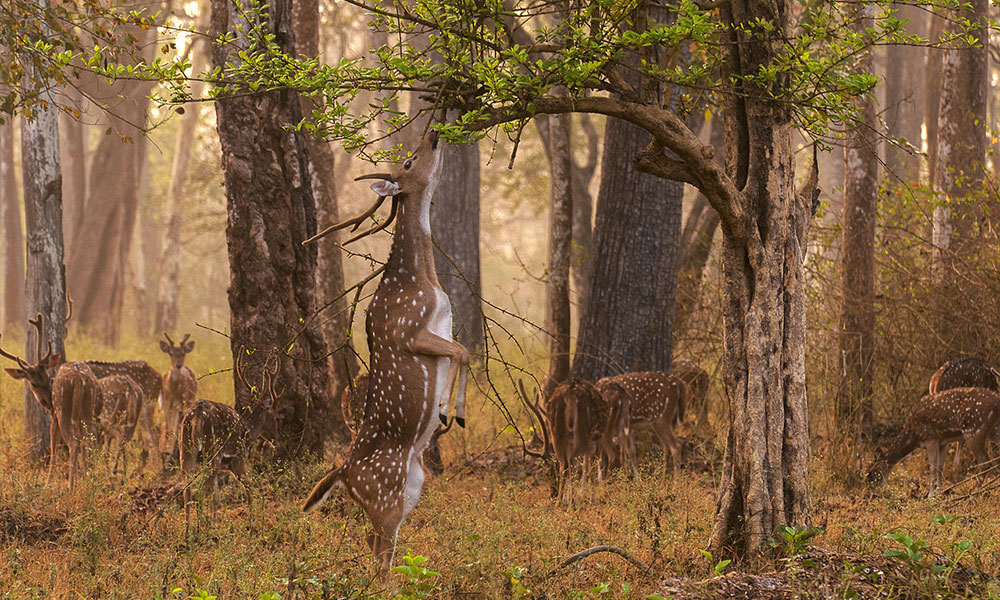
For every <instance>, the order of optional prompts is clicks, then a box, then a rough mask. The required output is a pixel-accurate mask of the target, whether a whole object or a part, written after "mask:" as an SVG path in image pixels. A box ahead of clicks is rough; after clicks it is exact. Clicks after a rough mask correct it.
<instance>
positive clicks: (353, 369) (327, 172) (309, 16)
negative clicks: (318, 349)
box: [292, 0, 358, 442]
mask: <svg viewBox="0 0 1000 600" xmlns="http://www.w3.org/2000/svg"><path fill="white" fill-rule="evenodd" d="M292 19H293V24H294V28H295V48H296V51H297V52H299V53H300V54H303V55H305V56H308V57H313V58H314V57H316V56H319V20H320V19H319V2H318V1H317V0H302V1H299V2H295V3H294V5H293V6H292ZM300 102H301V105H302V110H303V112H305V113H309V112H312V110H313V109H314V108H317V100H316V99H315V98H300ZM306 145H307V147H308V149H309V175H310V178H311V180H312V190H313V195H314V197H315V202H316V219H317V222H318V223H322V224H327V223H331V224H332V223H336V222H338V221H339V220H340V212H339V208H338V205H337V201H338V198H337V176H336V169H335V159H334V153H333V148H332V147H331V146H330V145H329V144H328V143H326V142H324V141H323V140H320V139H318V138H314V137H309V138H307V139H306ZM344 158H345V159H346V158H347V156H346V155H345V156H344ZM334 235H335V236H336V237H335V238H334V239H333V240H326V241H324V243H322V244H319V245H318V247H317V249H316V250H317V258H316V294H317V300H318V302H319V303H320V305H325V304H326V303H327V302H328V301H329V300H327V299H329V298H336V300H333V301H332V303H331V304H330V306H329V307H327V308H326V310H324V311H323V312H322V313H321V314H320V316H319V318H320V320H321V323H322V325H321V328H322V331H323V338H324V341H325V342H326V346H327V348H329V349H330V360H331V362H330V364H331V366H332V371H331V375H332V377H333V381H332V382H331V383H332V386H331V391H332V394H331V398H339V397H340V395H341V393H343V391H344V388H346V387H347V385H348V384H349V383H350V381H351V380H352V379H354V377H355V376H356V375H357V374H358V359H357V355H356V354H355V351H354V348H353V346H352V345H351V339H350V337H349V336H350V333H351V322H350V311H349V310H348V306H347V298H345V297H343V293H344V263H343V256H342V251H341V249H340V246H339V245H337V244H338V243H339V241H340V234H339V232H335V233H334ZM330 424H331V430H333V429H335V430H336V431H335V432H334V431H331V433H336V435H337V437H338V438H339V439H340V440H341V441H343V442H349V441H350V439H351V432H350V430H349V429H348V428H347V425H346V424H344V423H343V421H342V420H341V419H336V418H335V419H331V420H330Z"/></svg>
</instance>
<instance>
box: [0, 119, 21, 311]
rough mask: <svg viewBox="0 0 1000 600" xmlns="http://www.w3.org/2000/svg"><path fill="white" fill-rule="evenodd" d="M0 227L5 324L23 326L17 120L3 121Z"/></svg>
mask: <svg viewBox="0 0 1000 600" xmlns="http://www.w3.org/2000/svg"><path fill="white" fill-rule="evenodd" d="M0 227H3V234H2V235H3V243H2V244H0V246H3V291H4V296H3V325H5V326H12V325H13V326H17V327H22V326H23V325H24V320H25V316H26V315H25V312H24V233H23V230H22V228H21V200H20V198H18V193H17V179H16V177H15V176H14V124H13V121H12V119H10V118H8V119H7V121H6V122H5V123H4V124H2V125H0Z"/></svg>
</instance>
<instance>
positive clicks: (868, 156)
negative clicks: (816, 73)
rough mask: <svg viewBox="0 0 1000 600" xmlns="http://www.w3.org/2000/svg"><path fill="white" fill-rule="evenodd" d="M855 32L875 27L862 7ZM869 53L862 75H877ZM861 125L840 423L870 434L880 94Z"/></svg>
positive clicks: (855, 134)
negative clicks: (878, 102)
mask: <svg viewBox="0 0 1000 600" xmlns="http://www.w3.org/2000/svg"><path fill="white" fill-rule="evenodd" d="M858 7H859V8H858V9H857V10H856V11H855V13H854V16H853V18H854V19H856V20H855V22H854V24H853V25H852V29H853V30H854V31H855V32H856V33H858V34H863V33H864V31H865V30H866V29H867V28H869V27H871V26H872V22H871V18H870V17H862V14H863V11H865V10H866V9H865V6H864V5H863V4H861V5H858ZM871 65H872V57H871V52H866V53H865V55H864V56H863V57H862V58H861V60H860V61H859V63H858V69H859V70H861V71H868V70H870V69H871ZM858 102H859V103H860V104H861V107H860V112H861V122H860V123H858V124H857V126H856V127H854V128H853V129H849V130H848V132H847V133H848V136H847V138H846V139H845V143H844V174H845V177H844V215H843V238H842V241H841V251H842V253H843V254H842V258H843V260H842V272H843V288H842V293H843V298H842V304H841V308H840V357H839V358H840V360H838V364H839V365H841V368H842V372H841V384H840V387H839V390H838V395H837V404H836V406H837V419H836V422H838V423H841V424H844V425H845V426H846V427H847V428H848V429H850V430H854V431H856V432H858V433H865V432H867V431H868V429H869V428H870V426H871V424H872V401H871V395H872V373H873V372H874V365H873V362H874V359H875V346H874V344H875V217H876V206H875V201H876V197H877V195H878V190H877V189H876V188H877V180H878V146H877V144H878V139H877V137H876V134H875V131H876V126H877V124H876V121H875V119H876V116H875V97H874V94H869V95H868V96H866V97H864V98H862V99H860V100H859V101H858Z"/></svg>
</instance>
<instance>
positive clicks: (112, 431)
mask: <svg viewBox="0 0 1000 600" xmlns="http://www.w3.org/2000/svg"><path fill="white" fill-rule="evenodd" d="M97 383H98V385H100V386H101V398H102V402H103V410H102V411H101V415H100V424H101V430H102V433H103V437H104V446H105V448H106V449H107V450H109V451H110V449H111V442H112V440H114V442H115V446H116V449H117V453H116V454H115V464H114V469H113V471H114V472H115V473H117V472H118V461H119V460H121V463H122V476H123V477H124V475H125V474H126V473H127V472H128V465H127V464H126V459H125V444H127V443H128V442H129V440H131V439H132V434H133V433H134V432H135V428H136V425H138V423H139V419H140V417H141V415H142V411H143V404H144V403H143V401H142V400H143V396H144V395H145V392H144V391H143V389H142V386H140V385H139V384H138V383H136V382H135V380H134V379H132V378H131V377H128V376H126V375H109V376H107V377H101V378H100V379H98V380H97ZM145 454H146V452H145V449H144V450H143V456H144V457H145Z"/></svg>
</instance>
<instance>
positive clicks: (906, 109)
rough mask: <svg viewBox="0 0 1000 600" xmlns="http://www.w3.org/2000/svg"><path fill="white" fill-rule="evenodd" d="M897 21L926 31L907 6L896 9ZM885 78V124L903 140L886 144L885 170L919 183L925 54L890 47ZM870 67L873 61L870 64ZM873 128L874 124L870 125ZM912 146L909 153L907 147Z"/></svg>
mask: <svg viewBox="0 0 1000 600" xmlns="http://www.w3.org/2000/svg"><path fill="white" fill-rule="evenodd" d="M893 8H895V9H896V10H897V11H898V12H897V14H896V16H897V18H900V19H908V20H909V21H910V23H909V25H907V29H908V30H910V31H913V32H922V31H924V30H926V25H925V24H924V23H925V21H924V14H925V13H924V11H923V10H922V9H920V8H918V7H915V6H910V5H908V4H896V5H893ZM886 51H887V61H886V77H885V123H886V125H887V126H888V128H889V135H890V136H891V137H893V138H897V139H900V140H902V141H900V142H898V144H899V145H898V146H897V145H895V144H891V143H888V142H887V143H886V151H885V162H886V170H887V171H888V172H889V173H891V174H892V175H894V176H896V177H899V178H901V179H903V180H904V181H916V180H917V179H918V178H919V177H920V156H919V155H918V154H916V152H919V150H920V146H921V139H920V138H921V131H920V130H921V126H922V125H923V119H922V118H921V117H922V115H921V113H922V112H923V111H922V109H923V106H924V102H923V96H924V94H923V91H924V90H923V89H922V88H921V85H920V84H921V81H920V77H921V73H922V68H921V65H919V63H920V59H921V58H922V52H921V50H920V49H919V48H916V47H912V46H903V45H898V46H889V47H888V48H887V49H886ZM868 62H869V64H870V63H871V61H870V60H869V61H868ZM869 68H870V67H869ZM869 124H870V125H872V126H874V125H875V122H874V121H872V122H869ZM906 144H908V145H911V146H913V148H914V150H913V151H908V150H907V149H906V147H905V145H906Z"/></svg>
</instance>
